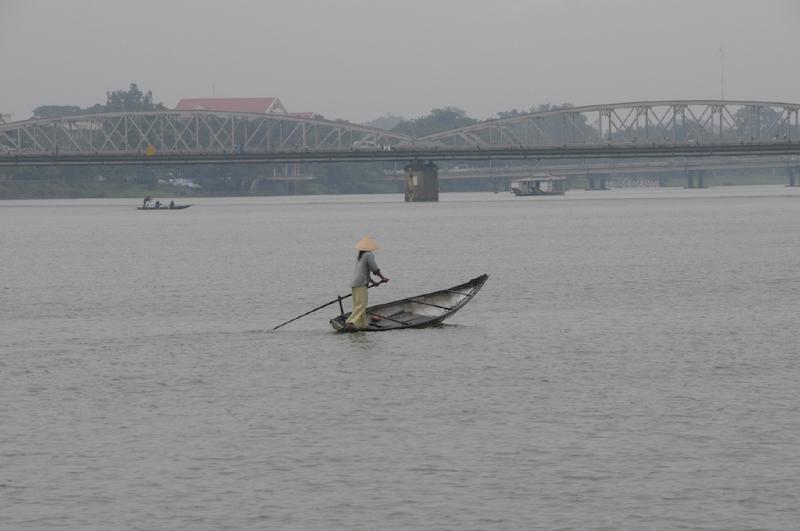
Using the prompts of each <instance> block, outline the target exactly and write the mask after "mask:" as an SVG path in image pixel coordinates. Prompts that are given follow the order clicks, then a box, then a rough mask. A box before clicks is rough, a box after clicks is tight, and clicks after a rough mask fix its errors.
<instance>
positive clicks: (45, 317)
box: [0, 186, 800, 531]
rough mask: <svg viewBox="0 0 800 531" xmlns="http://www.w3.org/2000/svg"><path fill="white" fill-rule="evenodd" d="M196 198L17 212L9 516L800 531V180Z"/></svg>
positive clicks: (0, 416)
mask: <svg viewBox="0 0 800 531" xmlns="http://www.w3.org/2000/svg"><path fill="white" fill-rule="evenodd" d="M162 200H163V199H162ZM167 201H168V199H167ZM193 201H194V205H193V206H192V207H191V208H189V209H186V210H182V211H167V212H142V211H137V210H136V209H135V207H136V206H138V205H139V204H140V201H136V200H124V199H86V200H33V201H0V253H1V254H0V256H2V259H0V266H1V267H2V269H1V270H2V276H0V528H2V529H8V530H15V531H18V530H50V529H80V530H98V531H99V530H129V529H142V530H146V529H180V530H183V529H185V530H220V529H231V530H241V529H297V530H329V529H342V530H375V529H414V530H419V529H431V530H433V529H436V530H440V529H452V530H459V531H460V530H466V529H520V530H523V529H581V530H583V529H598V530H599V529H608V530H616V529H632V530H633V529H635V530H641V529H703V530H738V529H741V530H745V529H786V530H788V529H796V528H797V526H798V522H799V521H800V509H798V507H800V442H798V441H799V439H798V437H799V436H800V407H798V406H800V396H799V394H798V389H800V383H799V382H800V356H799V355H798V352H799V351H800V349H798V330H799V329H800V312H799V311H798V310H800V302H799V301H800V188H787V187H784V186H739V187H720V188H710V189H705V190H685V189H641V188H630V189H618V190H611V191H598V192H588V191H569V192H568V193H567V194H566V195H565V196H562V197H529V198H525V197H519V198H515V197H513V196H511V194H508V193H500V194H491V193H470V194H467V193H464V194H442V196H441V201H440V202H439V203H416V204H412V203H409V204H406V203H404V202H403V198H402V196H401V195H400V194H394V195H369V196H368V195H359V196H303V197H269V198H252V197H248V198H219V199H217V198H198V199H195V200H193ZM365 234H370V235H372V236H374V237H375V238H376V239H377V240H378V242H379V243H380V245H381V250H379V251H378V253H376V257H377V260H378V264H379V265H380V266H381V268H382V271H383V273H384V274H385V275H387V276H388V277H390V278H391V282H389V284H387V285H385V286H380V287H378V288H375V289H373V290H370V303H372V304H374V303H378V302H386V301H390V300H393V299H397V298H403V297H407V296H412V295H417V294H420V293H425V292H428V291H433V290H437V289H441V288H446V287H449V286H452V285H455V284H458V283H461V282H463V281H466V280H468V279H470V278H473V277H476V276H478V275H479V274H481V273H488V274H489V280H488V282H487V283H486V285H485V286H484V288H483V290H482V291H481V292H480V293H478V295H477V296H476V297H475V299H474V300H473V301H472V302H470V303H469V304H468V305H467V306H466V307H464V308H463V309H462V310H461V311H460V312H458V313H457V314H456V315H454V316H453V317H452V318H451V319H450V320H448V321H447V322H446V324H445V325H444V326H442V327H439V328H433V329H424V330H401V331H393V332H385V333H374V334H367V333H357V334H336V333H334V331H333V330H332V329H331V327H330V326H329V324H328V320H329V319H330V318H332V317H334V316H335V315H336V314H337V313H338V309H337V307H336V305H333V306H330V307H328V308H325V309H323V310H320V311H318V312H316V313H313V314H311V315H309V316H307V317H304V318H302V319H300V320H298V321H296V322H294V323H292V324H289V325H287V326H286V327H284V328H281V329H279V330H277V331H272V327H274V326H275V325H277V324H279V323H281V322H283V321H286V320H288V319H290V318H292V317H295V316H297V315H299V314H301V313H304V312H306V311H308V310H310V309H312V308H314V307H316V306H319V305H321V304H323V303H325V302H328V301H330V300H332V299H334V298H335V297H336V295H337V294H341V295H345V294H347V293H349V280H350V276H351V271H352V265H353V260H354V254H355V253H354V251H353V250H352V247H353V244H354V243H355V242H356V241H357V240H358V239H359V238H361V237H362V236H363V235H365ZM346 309H348V310H349V304H348V305H347V306H346Z"/></svg>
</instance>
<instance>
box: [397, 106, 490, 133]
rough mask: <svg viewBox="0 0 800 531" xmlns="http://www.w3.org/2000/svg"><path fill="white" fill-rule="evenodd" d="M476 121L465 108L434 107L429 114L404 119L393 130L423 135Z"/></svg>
mask: <svg viewBox="0 0 800 531" xmlns="http://www.w3.org/2000/svg"><path fill="white" fill-rule="evenodd" d="M475 123H478V120H476V119H475V118H471V117H469V116H467V113H466V112H465V111H464V110H463V109H459V108H458V107H445V108H443V109H433V110H432V111H431V112H430V114H428V115H427V116H420V117H419V118H414V119H413V120H403V121H402V122H400V123H399V124H397V125H396V126H395V127H394V129H392V131H395V132H397V133H402V134H406V135H411V136H416V137H421V136H426V135H432V134H434V133H440V132H442V131H447V130H448V129H455V128H457V127H464V126H467V125H472V124H475Z"/></svg>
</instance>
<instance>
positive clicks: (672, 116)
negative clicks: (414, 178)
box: [416, 100, 800, 149]
mask: <svg viewBox="0 0 800 531" xmlns="http://www.w3.org/2000/svg"><path fill="white" fill-rule="evenodd" d="M798 110H800V104H796V103H781V102H762V101H746V100H736V101H733V100H731V101H729V100H661V101H635V102H625V103H613V104H602V105H586V106H581V107H565V108H560V109H557V110H550V111H545V112H533V113H525V114H519V115H517V116H513V117H508V118H503V119H496V120H487V121H484V122H479V123H477V124H473V125H469V126H465V127H460V128H457V129H452V130H449V131H443V132H441V133H436V134H432V135H427V136H424V137H422V138H418V139H416V142H417V143H418V144H423V145H424V144H434V145H438V146H442V147H457V146H474V147H475V148H476V149H478V148H487V147H496V146H520V147H532V146H586V145H589V146H591V145H603V144H605V145H626V144H634V143H654V144H656V145H669V144H671V143H676V142H682V143H686V142H694V143H701V142H702V143H714V144H739V143H744V142H764V141H774V140H780V141H782V142H786V141H798V140H800V124H799V123H798Z"/></svg>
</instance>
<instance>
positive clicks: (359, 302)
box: [347, 286, 367, 329]
mask: <svg viewBox="0 0 800 531" xmlns="http://www.w3.org/2000/svg"><path fill="white" fill-rule="evenodd" d="M366 309H367V287H366V286H361V287H359V288H353V313H351V314H350V317H348V318H347V322H348V323H352V324H353V326H355V327H356V328H361V329H364V328H366V327H367V313H366Z"/></svg>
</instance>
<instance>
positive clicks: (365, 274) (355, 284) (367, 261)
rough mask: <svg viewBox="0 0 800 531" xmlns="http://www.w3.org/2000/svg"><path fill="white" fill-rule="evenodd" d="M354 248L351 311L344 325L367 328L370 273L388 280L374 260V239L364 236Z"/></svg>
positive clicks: (376, 248) (375, 247) (385, 280)
mask: <svg viewBox="0 0 800 531" xmlns="http://www.w3.org/2000/svg"><path fill="white" fill-rule="evenodd" d="M355 249H356V251H358V255H357V256H356V266H355V270H354V271H353V281H352V282H351V283H350V287H351V288H352V290H353V311H352V313H351V314H350V317H348V318H347V321H346V322H345V326H347V327H348V328H356V329H359V330H363V329H365V328H367V314H366V309H367V298H368V296H367V288H368V286H369V283H370V280H371V278H370V273H371V274H373V275H378V277H380V279H381V280H382V281H383V282H389V279H388V278H387V277H385V276H384V275H383V273H381V270H380V268H379V267H378V264H377V262H376V261H375V255H374V254H373V252H374V251H377V250H378V243H377V242H376V241H375V240H373V239H372V238H370V237H369V236H364V237H363V238H361V239H360V240H359V241H358V243H356V246H355Z"/></svg>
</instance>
